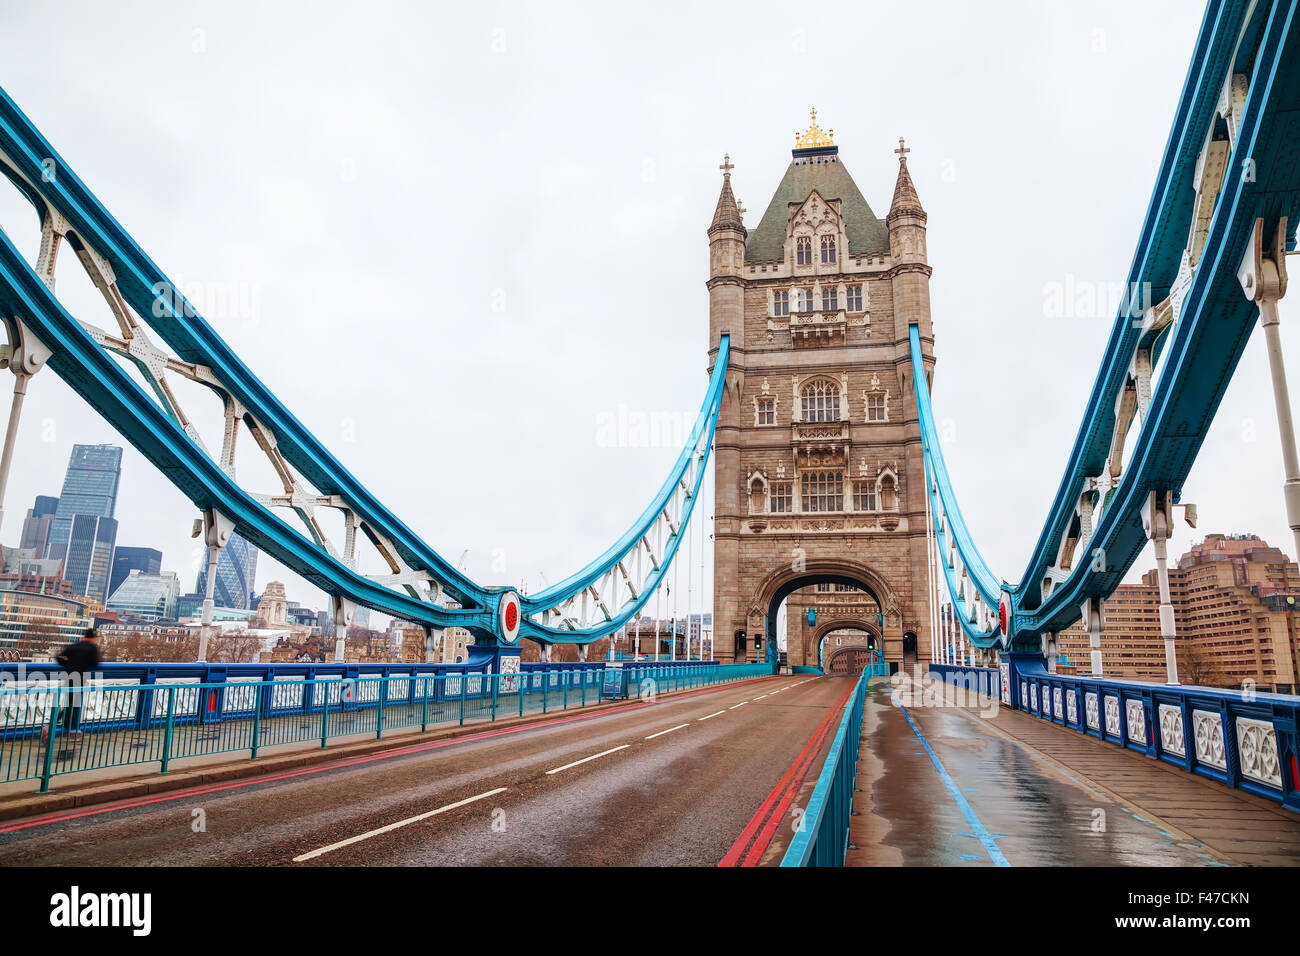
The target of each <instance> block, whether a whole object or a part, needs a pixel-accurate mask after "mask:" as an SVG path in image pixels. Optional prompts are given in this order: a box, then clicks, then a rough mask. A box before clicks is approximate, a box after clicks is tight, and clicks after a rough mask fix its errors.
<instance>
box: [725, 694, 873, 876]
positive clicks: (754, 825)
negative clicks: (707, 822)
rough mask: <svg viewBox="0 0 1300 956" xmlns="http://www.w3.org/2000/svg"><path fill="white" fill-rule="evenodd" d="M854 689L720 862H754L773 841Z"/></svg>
mask: <svg viewBox="0 0 1300 956" xmlns="http://www.w3.org/2000/svg"><path fill="white" fill-rule="evenodd" d="M852 693H853V688H852V687H850V688H849V689H848V690H847V691H845V692H844V694H843V696H841V697H840V699H839V700H838V701H836V703H835V706H833V707H832V708H831V709H830V711H828V712H827V714H826V716H825V717H823V718H822V722H821V723H820V724H818V725H817V729H816V730H814V731H813V734H812V736H811V737H810V738H808V743H806V744H805V745H804V748H803V750H801V751H800V752H799V755H798V756H797V757H795V758H794V763H792V764H791V765H790V769H789V770H787V771H786V772H785V774H784V776H782V777H781V779H780V780H778V781H777V784H776V786H775V787H773V788H772V792H771V793H769V794H768V795H767V798H766V799H764V801H763V802H762V803H761V804H760V805H759V808H758V810H757V811H755V813H754V816H753V817H752V818H751V819H750V821H749V823H747V824H746V825H745V829H744V830H742V831H741V833H740V836H739V837H737V838H736V842H735V843H733V844H732V845H731V849H730V850H728V851H727V855H726V856H724V857H723V858H722V860H721V861H720V862H719V863H718V866H754V865H755V864H756V863H757V862H758V859H759V858H760V857H761V856H762V855H763V852H764V851H765V850H766V849H767V848H768V846H769V845H770V844H771V842H772V837H773V836H775V835H776V828H777V827H778V826H780V823H781V819H782V818H783V817H784V815H785V810H786V808H787V807H788V806H789V804H790V801H791V800H793V799H794V794H795V793H797V792H798V789H799V786H800V785H801V784H802V783H803V778H804V777H805V776H806V775H807V773H808V768H809V767H810V766H811V765H812V762H813V761H814V760H815V759H816V758H817V754H818V753H819V752H820V750H821V743H822V741H823V740H825V739H826V734H827V732H828V731H829V729H830V725H831V723H832V721H833V720H834V719H835V717H836V716H837V715H838V714H839V712H840V711H841V710H843V708H844V703H845V701H847V700H848V698H849V695H850V694H852ZM796 773H797V774H798V776H797V778H795V774H796ZM783 789H784V790H785V793H784V794H783V793H782V791H783ZM778 798H781V805H780V806H779V807H777V808H776V811H775V812H772V808H773V804H774V803H776V801H777V800H778ZM764 820H767V821H768V822H767V825H766V826H764V827H763V830H762V832H761V833H759V832H758V830H759V827H760V826H761V825H762V824H763V821H764ZM756 834H757V837H756V836H755V835H756ZM751 840H753V841H754V845H753V848H752V849H751V850H750V852H749V853H748V854H747V855H746V856H745V859H744V861H743V862H741V859H740V855H741V853H742V852H743V851H744V849H745V847H747V846H749V844H750V841H751Z"/></svg>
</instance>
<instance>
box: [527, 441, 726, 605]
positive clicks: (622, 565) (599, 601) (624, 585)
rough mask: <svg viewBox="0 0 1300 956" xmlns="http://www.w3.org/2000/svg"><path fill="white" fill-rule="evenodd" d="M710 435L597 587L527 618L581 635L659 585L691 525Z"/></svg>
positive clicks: (615, 559) (603, 575)
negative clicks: (646, 529) (662, 505)
mask: <svg viewBox="0 0 1300 956" xmlns="http://www.w3.org/2000/svg"><path fill="white" fill-rule="evenodd" d="M709 440H710V436H709V433H708V430H707V429H701V432H700V435H699V438H698V439H697V441H696V444H695V448H694V449H693V450H692V452H691V458H690V462H689V464H688V465H687V466H686V470H685V471H684V472H683V474H682V477H681V478H680V479H679V480H678V482H677V484H676V485H675V486H674V488H673V490H672V493H671V494H670V495H669V497H668V500H667V501H666V502H665V504H664V507H663V508H662V509H661V510H660V512H659V514H658V515H656V516H655V519H654V521H652V522H651V524H650V528H649V530H648V531H647V532H646V533H645V534H643V535H642V536H641V537H640V538H638V539H637V540H636V541H634V542H633V543H632V544H631V545H629V546H628V547H627V548H626V549H625V550H624V551H623V553H622V554H618V555H616V556H615V557H614V558H613V560H612V563H611V564H610V566H609V568H608V569H607V570H606V571H605V572H604V573H603V574H601V575H600V577H599V578H597V580H596V581H595V583H593V584H590V585H588V586H587V587H586V588H584V589H582V590H581V591H578V592H576V593H575V594H573V595H572V596H570V597H569V598H568V599H567V600H565V601H563V602H562V603H560V604H557V605H555V606H553V607H549V608H546V609H545V610H542V611H538V612H536V613H534V614H532V615H531V616H530V619H531V620H532V621H534V622H535V623H537V624H539V625H540V626H542V627H547V628H551V629H552V630H561V631H585V630H588V629H590V628H593V627H599V626H600V625H602V624H608V623H609V622H610V621H613V620H614V619H615V618H617V617H619V616H620V615H621V614H622V613H623V611H624V610H625V608H626V607H627V605H629V604H631V603H633V602H635V601H636V600H638V599H639V598H640V597H641V595H642V594H644V593H645V592H646V591H647V590H649V589H651V588H654V587H656V586H657V584H658V582H659V581H660V580H661V579H662V576H663V574H664V573H666V572H667V570H668V567H669V566H670V564H671V563H672V560H673V557H674V555H675V554H676V553H677V548H678V546H679V545H680V544H681V541H682V539H683V536H684V534H685V531H686V527H685V526H686V524H687V522H689V521H690V518H691V515H692V509H693V507H694V504H695V499H696V496H697V490H698V485H699V483H700V481H699V480H700V478H701V477H702V471H703V469H704V467H705V465H706V464H707V460H708V455H709Z"/></svg>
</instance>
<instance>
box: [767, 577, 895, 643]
mask: <svg viewBox="0 0 1300 956" xmlns="http://www.w3.org/2000/svg"><path fill="white" fill-rule="evenodd" d="M816 584H844V585H849V586H851V587H853V588H856V589H858V590H860V591H862V592H865V594H866V595H867V596H869V597H870V599H871V600H872V601H874V604H875V607H876V627H875V628H868V629H869V630H871V631H872V632H874V633H876V635H877V638H878V643H879V644H880V645H882V646H883V648H884V652H885V659H886V660H894V661H899V660H901V659H902V617H901V615H900V614H899V611H898V601H897V597H896V596H895V593H894V591H893V589H892V588H891V587H890V586H889V584H888V582H886V581H885V579H884V578H883V577H882V576H881V575H880V574H879V572H877V571H876V570H875V569H874V568H872V567H870V566H869V565H866V564H863V563H861V562H858V561H852V560H844V559H823V560H816V561H808V562H806V563H804V564H801V565H797V566H787V567H784V568H781V569H778V570H776V571H774V572H772V573H771V574H769V575H768V576H767V577H766V578H764V579H763V580H762V582H760V584H759V587H758V589H757V593H755V594H754V595H753V600H752V601H751V603H750V605H749V607H750V616H749V632H750V633H751V634H753V635H761V636H762V637H763V654H762V655H761V657H760V658H759V659H762V660H767V659H770V658H769V654H768V649H769V648H771V647H772V646H774V642H775V640H776V616H777V610H778V609H779V608H780V605H781V602H782V601H784V600H785V598H786V597H788V596H789V595H791V594H793V593H794V592H795V591H798V590H800V589H801V588H805V587H808V586H810V585H816ZM827 623H831V622H827ZM852 624H853V625H854V626H859V625H861V624H862V621H860V620H856V621H853V622H852ZM818 630H819V631H820V630H821V628H818ZM823 633H824V632H823ZM813 647H814V653H815V645H813ZM805 656H806V655H805ZM791 662H792V663H794V662H795V661H794V656H793V655H792V656H791ZM799 662H800V663H805V664H809V663H815V662H813V661H811V660H801V661H799Z"/></svg>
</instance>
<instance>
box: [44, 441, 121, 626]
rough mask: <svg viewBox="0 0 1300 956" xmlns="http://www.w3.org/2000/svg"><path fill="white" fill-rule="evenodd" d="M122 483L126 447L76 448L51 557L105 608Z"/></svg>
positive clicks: (52, 534)
mask: <svg viewBox="0 0 1300 956" xmlns="http://www.w3.org/2000/svg"><path fill="white" fill-rule="evenodd" d="M121 477H122V449H121V448H120V447H118V446H117V445H73V446H72V456H71V458H69V459H68V471H67V473H66V474H65V475H64V477H63V492H62V494H60V495H59V506H58V508H57V510H56V511H55V513H54V521H53V523H52V524H51V525H50V536H49V545H48V547H47V550H46V553H45V556H46V557H47V558H56V559H58V560H60V561H62V562H63V576H64V577H65V578H67V579H68V580H69V581H71V582H72V588H73V590H74V591H76V593H77V594H83V595H85V596H86V597H88V598H91V599H92V600H95V601H99V602H100V603H103V602H104V601H105V600H106V599H107V598H108V581H109V576H110V572H111V565H112V561H113V545H114V544H115V543H116V542H117V521H116V520H115V519H114V518H113V512H114V510H115V509H116V508H117V489H118V482H119V480H120V479H121Z"/></svg>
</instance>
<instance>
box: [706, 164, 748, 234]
mask: <svg viewBox="0 0 1300 956" xmlns="http://www.w3.org/2000/svg"><path fill="white" fill-rule="evenodd" d="M718 168H719V169H721V170H722V193H721V194H720V195H719V196H718V207H717V208H716V209H714V210H713V222H712V223H711V224H710V226H709V235H710V236H711V235H713V234H714V233H715V232H720V231H722V230H724V229H731V230H733V231H735V232H738V233H740V234H741V236H742V237H743V236H747V235H748V234H749V233H748V232H746V231H745V222H744V220H743V219H741V218H740V207H739V206H737V205H736V197H735V196H734V195H733V194H732V192H731V170H732V169H733V168H735V167H734V165H733V163H732V162H731V156H730V154H728V155H726V156H724V157H723V158H722V165H721V166H719V167H718Z"/></svg>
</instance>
